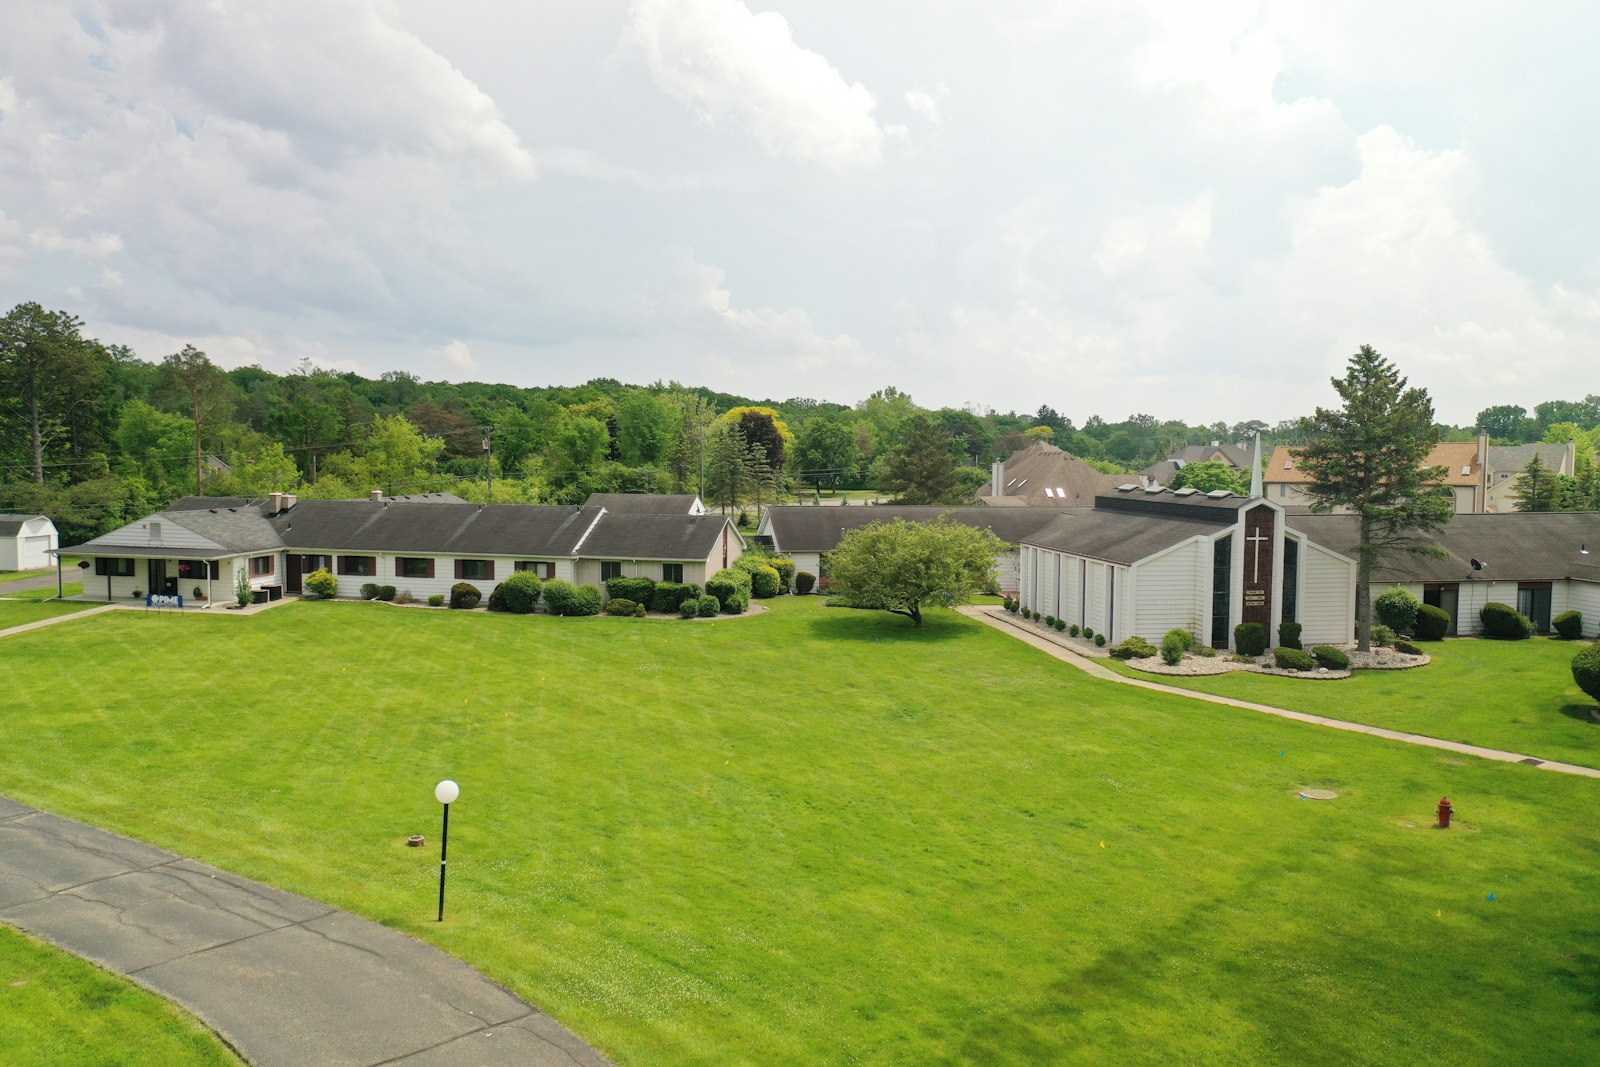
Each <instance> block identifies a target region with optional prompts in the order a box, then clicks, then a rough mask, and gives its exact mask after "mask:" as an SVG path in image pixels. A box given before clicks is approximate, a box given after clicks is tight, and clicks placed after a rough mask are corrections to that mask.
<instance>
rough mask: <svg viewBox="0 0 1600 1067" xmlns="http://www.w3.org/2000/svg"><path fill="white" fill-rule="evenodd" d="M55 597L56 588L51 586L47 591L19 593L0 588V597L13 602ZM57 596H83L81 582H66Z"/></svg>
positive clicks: (31, 590) (30, 590) (35, 590)
mask: <svg viewBox="0 0 1600 1067" xmlns="http://www.w3.org/2000/svg"><path fill="white" fill-rule="evenodd" d="M57 595H58V594H57V592H56V587H55V586H51V587H50V588H48V589H24V590H21V591H20V592H15V593H12V592H8V591H7V590H6V588H5V587H4V586H0V597H9V598H11V599H13V600H49V599H51V598H52V597H55V596H57ZM59 595H60V596H82V595H83V583H82V582H67V583H65V584H64V585H62V587H61V592H60V594H59Z"/></svg>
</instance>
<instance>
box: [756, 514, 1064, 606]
mask: <svg viewBox="0 0 1600 1067" xmlns="http://www.w3.org/2000/svg"><path fill="white" fill-rule="evenodd" d="M1070 510H1073V509H1071V508H1066V507H1016V508H1003V507H1002V508H990V507H972V506H965V507H952V506H946V505H940V504H927V505H921V504H915V505H914V504H874V505H867V506H863V507H859V508H857V507H846V508H819V507H815V506H813V505H810V504H782V505H777V506H774V507H770V508H768V509H767V513H766V515H764V516H763V517H762V519H761V526H760V528H759V529H758V530H757V531H756V538H757V540H760V539H762V538H770V544H771V546H772V550H773V551H774V552H776V553H777V554H778V555H780V556H786V557H788V558H789V559H791V560H793V561H794V566H795V570H796V571H809V572H810V573H812V574H815V575H817V576H818V577H819V578H822V577H826V576H827V573H828V564H827V558H826V557H827V554H828V553H829V552H832V551H833V550H834V549H835V548H837V547H838V546H839V542H840V541H841V540H843V538H844V535H845V534H846V533H848V532H849V531H851V530H854V529H856V528H858V527H861V526H865V525H867V524H868V523H870V522H893V521H895V520H896V519H903V520H905V521H906V522H936V521H938V520H939V518H940V517H941V516H945V515H948V516H949V517H950V518H951V520H952V521H955V522H959V523H962V524H964V525H966V526H975V527H977V528H979V529H983V530H989V531H991V532H992V533H993V534H994V535H995V536H996V537H998V538H1000V540H1002V541H1004V542H1006V543H1007V544H1008V545H1011V546H1012V548H1011V550H1010V551H1008V552H1005V553H1003V554H1002V555H999V556H997V557H995V567H996V569H997V570H998V571H999V572H1000V588H1001V589H1002V590H1004V591H1005V592H1008V593H1009V592H1012V591H1014V590H1015V589H1016V588H1017V582H1018V580H1019V574H1020V572H1019V570H1018V556H1017V546H1019V545H1020V544H1021V543H1022V541H1023V539H1024V538H1025V537H1027V536H1028V535H1029V534H1032V533H1034V532H1035V531H1037V530H1039V529H1041V528H1043V527H1044V526H1046V525H1048V524H1049V523H1050V522H1051V521H1052V520H1054V519H1055V518H1056V517H1057V516H1059V515H1061V514H1063V513H1065V512H1067V511H1070Z"/></svg>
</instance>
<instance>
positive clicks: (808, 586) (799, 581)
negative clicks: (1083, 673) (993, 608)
mask: <svg viewBox="0 0 1600 1067" xmlns="http://www.w3.org/2000/svg"><path fill="white" fill-rule="evenodd" d="M816 587H817V576H816V575H815V574H812V573H811V572H810V571H800V572H798V573H796V574H795V576H794V591H795V592H796V593H799V594H800V595H801V596H807V595H809V594H810V593H811V590H813V589H815V588H816ZM1011 610H1013V611H1015V610H1016V608H1015V607H1013V608H1012V609H1011Z"/></svg>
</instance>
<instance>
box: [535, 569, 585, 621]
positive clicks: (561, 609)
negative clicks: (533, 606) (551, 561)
mask: <svg viewBox="0 0 1600 1067" xmlns="http://www.w3.org/2000/svg"><path fill="white" fill-rule="evenodd" d="M540 592H541V594H542V595H543V596H544V610H546V611H548V612H549V613H550V614H552V615H565V614H567V609H568V608H570V607H572V598H573V596H574V595H575V594H576V593H577V592H578V587H577V586H575V585H573V584H572V583H571V582H569V581H567V580H566V579H565V578H552V579H550V580H549V581H548V582H545V583H544V586H543V587H542V589H541V590H540Z"/></svg>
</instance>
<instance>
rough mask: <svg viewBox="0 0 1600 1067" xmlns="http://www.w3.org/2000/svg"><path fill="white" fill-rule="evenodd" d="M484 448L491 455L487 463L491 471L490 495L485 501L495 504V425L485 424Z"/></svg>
mask: <svg viewBox="0 0 1600 1067" xmlns="http://www.w3.org/2000/svg"><path fill="white" fill-rule="evenodd" d="M483 450H484V452H485V453H487V455H488V457H489V462H488V465H487V470H488V472H489V496H488V499H487V500H485V501H484V503H485V504H493V503H494V427H493V426H485V427H484V428H483Z"/></svg>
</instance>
